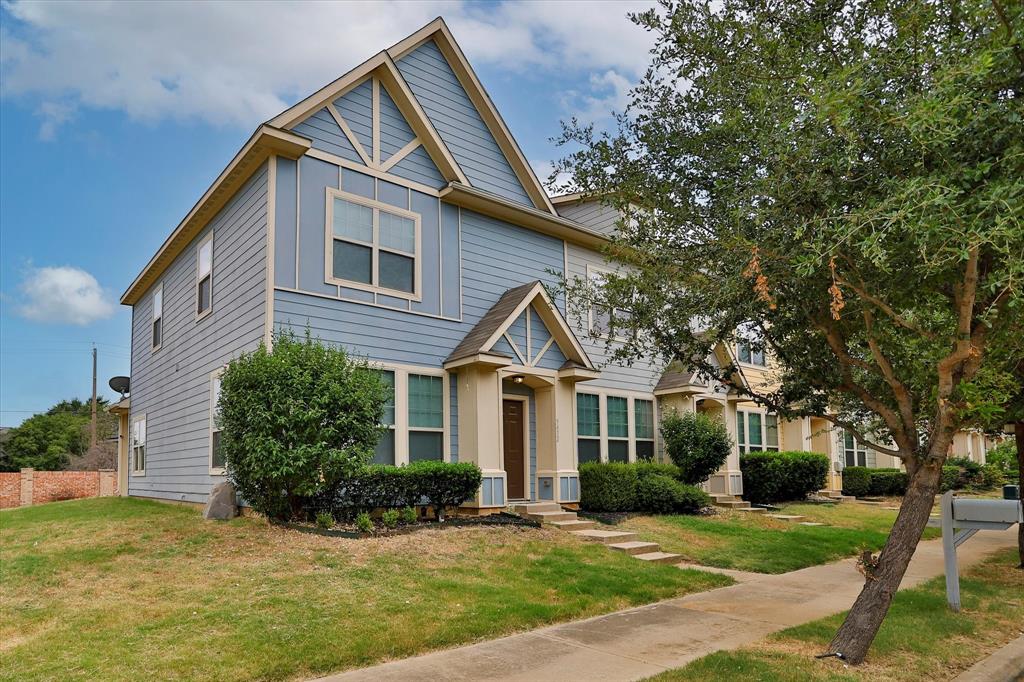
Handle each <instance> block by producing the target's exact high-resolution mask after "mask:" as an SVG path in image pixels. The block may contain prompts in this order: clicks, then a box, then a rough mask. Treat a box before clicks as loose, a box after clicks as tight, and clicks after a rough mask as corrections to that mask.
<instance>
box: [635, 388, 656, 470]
mask: <svg viewBox="0 0 1024 682" xmlns="http://www.w3.org/2000/svg"><path fill="white" fill-rule="evenodd" d="M633 424H634V426H633V428H634V437H635V438H636V458H637V461H640V460H643V461H647V462H653V461H654V401H653V400H643V399H642V398H634V399H633Z"/></svg>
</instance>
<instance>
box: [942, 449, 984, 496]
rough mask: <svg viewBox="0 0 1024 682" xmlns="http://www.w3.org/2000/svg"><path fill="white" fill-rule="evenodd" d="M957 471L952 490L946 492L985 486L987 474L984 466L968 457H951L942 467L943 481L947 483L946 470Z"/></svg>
mask: <svg viewBox="0 0 1024 682" xmlns="http://www.w3.org/2000/svg"><path fill="white" fill-rule="evenodd" d="M947 468H953V469H956V472H957V474H956V480H955V482H953V484H952V487H951V488H946V489H945V490H964V489H966V488H971V487H983V486H984V485H985V474H984V472H983V471H982V465H981V464H979V463H978V462H975V461H974V460H971V459H968V458H967V457H950V458H949V459H947V460H946V464H945V465H944V466H943V467H942V472H943V481H944V482H945V476H946V469H947Z"/></svg>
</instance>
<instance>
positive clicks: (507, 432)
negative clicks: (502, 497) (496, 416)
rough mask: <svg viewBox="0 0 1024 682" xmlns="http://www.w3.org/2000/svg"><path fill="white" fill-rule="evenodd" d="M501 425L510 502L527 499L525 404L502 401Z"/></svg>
mask: <svg viewBox="0 0 1024 682" xmlns="http://www.w3.org/2000/svg"><path fill="white" fill-rule="evenodd" d="M501 425H502V432H503V434H504V439H503V440H504V446H505V476H506V477H507V479H508V497H509V499H510V500H522V499H525V498H526V475H525V473H524V469H525V464H526V448H525V443H523V403H522V402H520V401H518V400H502V401H501Z"/></svg>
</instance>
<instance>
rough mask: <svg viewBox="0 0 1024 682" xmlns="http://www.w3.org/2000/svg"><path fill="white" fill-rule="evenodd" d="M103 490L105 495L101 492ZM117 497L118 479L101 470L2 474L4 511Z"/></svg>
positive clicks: (1, 506) (0, 497) (0, 495)
mask: <svg viewBox="0 0 1024 682" xmlns="http://www.w3.org/2000/svg"><path fill="white" fill-rule="evenodd" d="M101 491H102V492H101ZM101 494H102V495H116V494H117V476H116V473H115V472H114V471H112V470H109V469H104V470H101V471H35V470H34V469H22V470H21V473H17V474H13V473H3V474H0V509H6V508H9V507H18V506H25V505H29V504H42V503H44V502H54V501H56V500H76V499H79V498H83V497H99V496H100V495H101Z"/></svg>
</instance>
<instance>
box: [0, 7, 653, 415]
mask: <svg viewBox="0 0 1024 682" xmlns="http://www.w3.org/2000/svg"><path fill="white" fill-rule="evenodd" d="M647 5H649V3H634V2H622V3H620V2H595V3H587V2H544V3H541V2H534V3H514V2H504V3H502V2H486V3H484V2H481V3H464V2H433V1H429V0H424V1H421V2H415V3H403V2H349V3H309V4H303V3H271V2H264V3H259V4H249V3H244V2H226V3H215V2H211V3H204V4H198V3H196V4H183V3H165V2H150V3H85V2H82V3H40V2H36V3H31V4H27V3H22V2H6V1H5V2H3V3H2V4H0V74H2V88H0V425H2V426H12V425H16V424H18V423H19V422H21V421H22V420H23V419H25V418H26V417H28V416H30V415H31V414H32V413H33V412H38V411H42V410H45V409H47V408H48V407H49V406H51V405H52V404H54V403H55V402H57V401H58V400H61V399H63V398H71V397H74V396H80V397H85V396H87V395H88V393H89V391H90V366H91V361H90V356H89V352H90V349H91V347H92V344H93V343H95V344H96V347H97V348H98V350H99V376H100V385H101V387H102V389H103V391H104V394H105V395H106V396H107V397H114V396H113V393H112V392H111V391H110V390H109V389H108V388H107V387H106V381H107V379H108V378H109V377H111V376H114V375H117V374H129V373H130V362H129V348H128V346H129V343H130V322H131V312H130V309H128V308H126V307H124V306H121V305H119V304H118V299H119V298H120V295H121V293H122V292H123V291H124V289H125V288H126V287H127V286H128V284H129V283H130V282H131V281H132V279H134V277H135V275H136V274H138V272H139V270H140V269H141V268H142V266H143V265H144V264H145V263H146V261H148V260H149V258H150V256H152V254H153V253H154V252H155V251H156V249H157V248H158V247H159V245H160V244H161V243H162V242H163V240H164V238H165V237H166V236H167V235H168V234H169V233H170V231H171V230H172V229H173V228H174V226H175V225H177V223H178V222H179V221H180V220H181V218H182V217H183V216H184V215H185V213H186V212H187V211H188V210H189V209H190V208H191V207H192V205H193V204H194V203H195V201H196V200H197V199H198V198H199V196H200V195H201V194H202V193H203V191H205V189H206V188H207V187H208V186H209V184H210V182H211V181H212V180H213V179H214V178H215V177H216V176H217V174H218V173H219V172H220V171H221V169H222V168H223V167H224V165H225V164H226V163H227V162H228V161H229V160H230V159H231V157H232V156H233V155H234V153H235V152H236V151H237V150H238V148H239V147H240V146H241V145H242V143H244V141H245V140H246V139H247V138H248V137H249V135H250V134H251V132H252V130H253V129H254V128H255V127H256V126H257V125H258V124H259V123H260V122H262V121H264V120H266V119H268V118H270V117H271V116H273V115H274V114H276V113H278V111H280V110H281V109H283V108H285V107H286V106H287V105H289V104H291V103H293V102H294V101H296V100H297V99H300V98H301V97H303V96H305V95H307V94H309V93H310V92H312V91H313V90H315V89H316V88H318V87H320V86H321V85H323V84H324V83H326V82H328V81H330V80H333V79H334V78H336V77H337V76H339V75H341V74H342V73H344V72H345V71H347V70H349V69H350V68H352V67H354V66H356V65H357V64H358V63H360V62H362V61H363V60H365V59H366V58H368V57H370V56H372V55H373V54H375V53H376V52H378V51H380V50H381V49H383V48H385V47H387V46H388V45H390V44H392V43H394V42H396V41H398V40H399V39H401V38H402V37H404V36H405V35H407V34H409V33H411V32H413V31H415V30H416V29H418V28H419V27H420V26H422V25H423V24H426V23H427V22H428V21H430V20H431V19H433V18H434V17H436V16H439V15H440V16H444V18H445V20H446V21H447V22H448V24H449V26H450V27H451V29H452V32H453V33H454V35H455V38H456V40H458V41H459V43H460V45H461V46H462V48H463V50H464V51H465V52H466V54H467V56H468V58H469V60H470V61H471V62H472V63H473V65H474V68H475V69H476V70H477V73H478V75H479V76H480V79H481V80H482V81H483V83H484V86H485V87H486V88H487V89H488V92H489V93H490V95H491V97H492V98H493V99H494V101H495V103H496V105H497V107H498V109H499V110H500V111H501V113H502V115H503V116H504V118H505V120H506V123H507V124H508V125H509V127H510V128H511V130H512V133H513V134H514V135H515V136H516V139H517V141H518V142H519V144H520V146H521V147H522V148H523V151H524V153H525V154H526V156H527V158H528V159H530V161H531V163H532V164H533V165H534V167H535V168H536V169H537V171H538V173H539V174H540V175H541V176H542V180H543V179H544V177H545V176H546V175H547V172H548V170H549V169H550V166H549V163H550V161H551V160H552V159H554V158H556V157H557V156H558V151H557V150H556V149H555V148H554V147H553V146H552V144H551V143H550V141H549V140H550V138H551V137H552V136H554V135H556V134H557V133H558V131H559V121H560V120H562V119H567V118H569V117H571V116H577V117H579V118H581V119H582V120H587V121H593V122H595V123H596V124H597V125H598V126H601V125H604V124H607V122H608V114H609V113H610V112H611V111H612V110H621V109H622V107H623V106H624V102H625V96H626V91H627V89H628V87H629V85H630V84H631V83H633V82H635V81H636V79H637V78H638V77H639V76H640V75H641V73H642V71H643V69H644V67H645V65H646V57H647V54H646V50H647V48H648V45H649V43H650V40H651V38H650V36H648V35H646V34H645V33H644V32H643V31H641V30H640V29H638V28H636V27H635V26H633V25H632V24H631V23H629V21H628V20H627V19H626V17H625V14H626V12H627V11H630V10H639V9H643V8H644V7H645V6H647Z"/></svg>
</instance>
